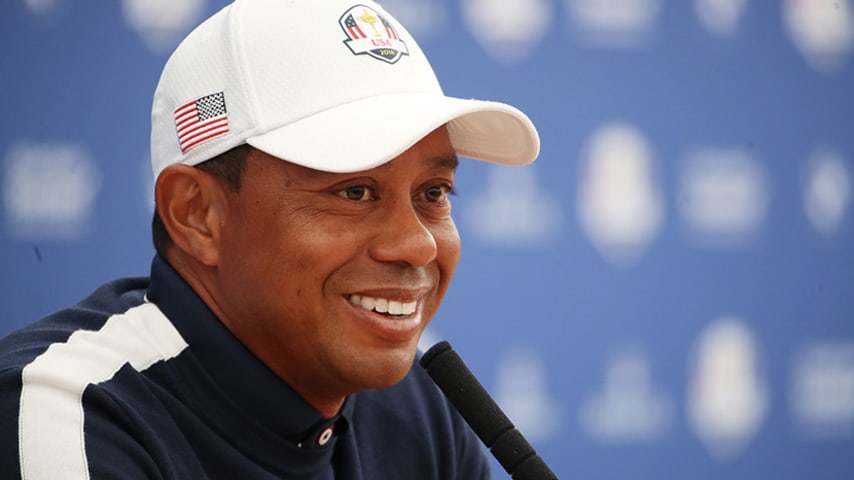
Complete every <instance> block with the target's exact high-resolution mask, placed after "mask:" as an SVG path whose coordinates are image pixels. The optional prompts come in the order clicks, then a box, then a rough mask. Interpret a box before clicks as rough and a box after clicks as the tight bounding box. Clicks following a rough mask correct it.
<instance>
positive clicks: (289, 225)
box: [0, 0, 539, 480]
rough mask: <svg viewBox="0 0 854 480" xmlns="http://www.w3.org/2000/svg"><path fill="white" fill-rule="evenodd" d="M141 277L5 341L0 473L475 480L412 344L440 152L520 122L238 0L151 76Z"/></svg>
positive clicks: (382, 41) (386, 27)
mask: <svg viewBox="0 0 854 480" xmlns="http://www.w3.org/2000/svg"><path fill="white" fill-rule="evenodd" d="M151 143H152V152H151V155H152V165H153V170H154V175H155V177H156V179H157V180H156V186H155V201H156V206H157V208H156V213H155V217H154V221H153V224H152V225H153V226H152V230H153V238H154V244H155V248H156V250H157V255H156V256H155V258H154V261H153V263H152V268H151V274H150V276H149V277H145V278H133V279H121V280H116V281H114V282H110V283H108V284H106V285H104V286H103V287H101V288H100V289H98V290H97V291H96V292H95V293H93V294H92V295H91V296H90V297H89V298H87V299H86V300H84V301H82V302H81V303H80V304H78V305H76V306H74V307H70V308H68V309H66V310H63V311H60V312H58V313H56V314H54V315H51V316H50V317H48V318H46V319H43V320H41V321H39V322H37V323H35V324H33V325H31V326H29V327H25V328H23V329H21V330H19V331H17V332H15V333H13V334H12V335H10V336H9V337H7V338H5V339H3V340H2V341H0V407H2V410H0V411H2V412H3V413H0V437H2V441H0V473H2V477H3V478H28V479H56V478H69V479H78V478H79V479H103V478H123V479H149V478H152V479H153V478H156V479H161V478H163V479H190V478H192V479H203V478H211V479H213V478H221V479H235V478H240V479H256V478H257V479H272V478H287V479H290V478H300V479H302V478H305V479H332V478H340V479H365V480H375V479H379V480H381V479H400V478H407V479H436V480H439V479H441V480H448V479H465V480H469V479H487V478H489V468H488V467H489V463H488V462H487V460H486V458H485V457H484V455H483V452H482V449H481V447H480V444H479V442H478V440H477V438H476V437H475V436H474V435H473V434H472V432H471V431H470V430H469V429H468V427H467V426H466V425H465V424H464V422H463V421H462V420H461V419H460V417H459V416H458V415H457V414H456V412H455V411H454V409H453V407H451V406H450V404H449V403H447V401H446V400H445V399H444V398H443V397H442V395H441V393H440V392H439V391H438V389H436V388H435V387H434V385H433V384H432V382H431V381H430V380H429V378H428V377H427V376H426V374H425V373H424V372H423V371H422V370H421V369H419V368H413V364H414V360H415V357H416V354H417V344H418V340H419V338H420V336H421V333H422V332H423V330H424V328H425V327H426V326H427V324H428V323H429V321H430V320H431V319H432V318H433V316H434V314H435V313H436V311H437V309H438V307H439V305H440V303H441V301H442V298H443V296H444V294H445V292H446V290H447V289H448V285H449V283H450V280H451V277H452V275H453V272H454V269H455V267H456V264H457V261H458V259H459V255H460V238H459V235H458V233H457V229H456V226H455V225H454V221H453V219H452V217H451V202H450V198H449V195H450V194H451V193H452V191H453V189H454V181H455V171H456V167H457V162H458V159H457V155H460V156H465V157H471V158H475V159H480V160H485V161H491V162H495V163H501V164H508V165H524V164H526V163H529V162H531V161H533V160H534V158H536V155H537V153H538V150H539V140H538V137H537V133H536V131H535V129H534V127H533V125H532V124H531V122H530V120H529V119H528V118H527V117H526V116H525V115H524V114H523V113H521V112H519V111H518V110H516V109H515V108H513V107H510V106H508V105H505V104H501V103H494V102H485V101H476V100H463V99H456V98H450V97H446V96H444V94H443V93H442V91H441V88H440V87H439V83H438V81H437V80H436V77H435V75H434V74H433V71H432V69H431V68H430V65H429V64H428V62H427V60H426V58H425V57H424V55H423V53H422V52H421V50H420V49H419V47H418V45H417V44H416V43H415V41H414V40H413V39H412V38H411V37H410V36H409V34H408V33H407V32H406V30H405V29H404V28H403V27H402V26H401V25H399V24H398V23H397V22H396V20H395V19H394V18H393V17H392V16H391V15H389V14H388V13H387V12H385V11H384V10H383V9H382V8H381V7H379V6H378V5H376V4H374V3H371V2H369V1H365V2H362V3H359V4H351V3H349V2H345V1H341V0H329V1H322V2H321V1H316V0H291V1H285V0H237V1H236V2H235V3H234V4H232V5H230V6H228V7H226V8H225V9H223V10H222V11H220V12H219V13H217V14H216V15H214V16H213V17H211V18H210V19H208V20H207V21H206V22H204V23H203V24H202V25H200V26H199V27H198V28H197V29H196V30H194V31H193V32H192V33H191V34H190V35H189V36H188V37H187V38H186V39H185V40H184V42H182V44H181V45H180V46H179V47H178V48H177V50H176V51H175V52H174V54H173V55H172V56H171V57H170V59H169V61H168V62H167V64H166V66H165V68H164V70H163V73H162V76H161V79H160V82H159V84H158V86H157V89H156V91H155V95H154V104H153V108H152V135H151Z"/></svg>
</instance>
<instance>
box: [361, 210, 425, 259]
mask: <svg viewBox="0 0 854 480" xmlns="http://www.w3.org/2000/svg"><path fill="white" fill-rule="evenodd" d="M380 218H381V219H380V220H379V221H380V222H381V225H380V226H379V228H378V233H377V235H376V236H375V237H374V240H373V242H372V243H371V246H370V255H371V258H373V259H374V260H376V261H379V262H391V263H403V264H406V265H409V266H413V267H421V266H424V265H427V264H429V263H430V262H432V261H433V260H435V259H436V256H437V254H438V244H437V242H436V237H435V235H434V233H433V232H432V231H431V230H430V228H428V226H427V225H425V223H424V222H423V221H422V219H421V217H420V216H419V215H418V212H417V211H416V209H415V207H414V206H413V205H412V203H411V202H409V201H405V202H404V201H395V202H390V203H389V204H387V205H386V207H385V208H384V209H383V215H381V216H380Z"/></svg>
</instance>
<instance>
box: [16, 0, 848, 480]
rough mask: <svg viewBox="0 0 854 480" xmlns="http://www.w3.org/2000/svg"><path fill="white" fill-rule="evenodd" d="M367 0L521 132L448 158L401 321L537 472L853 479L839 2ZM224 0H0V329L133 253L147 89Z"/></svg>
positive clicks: (124, 265)
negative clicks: (429, 288)
mask: <svg viewBox="0 0 854 480" xmlns="http://www.w3.org/2000/svg"><path fill="white" fill-rule="evenodd" d="M382 3H383V4H384V6H385V7H386V9H387V10H389V11H390V12H391V13H393V14H394V15H395V16H396V17H397V18H398V19H399V20H401V22H403V23H404V25H406V26H407V27H408V28H409V30H410V33H411V34H412V35H413V36H414V37H415V38H416V39H417V40H418V41H419V43H420V44H421V46H422V48H423V49H424V50H425V51H426V53H427V55H428V57H429V58H430V59H431V61H432V63H433V65H434V68H435V69H436V72H437V74H438V76H439V78H440V80H441V81H442V83H443V86H444V88H445V91H446V92H447V93H448V94H451V95H455V96H462V97H477V98H486V99H493V100H501V101H506V102H509V103H512V104H514V105H516V106H518V107H520V108H521V109H522V110H524V111H525V112H526V113H528V114H529V115H530V116H531V118H532V119H533V120H534V122H535V123H536V124H537V126H538V128H539V130H540V133H541V137H542V143H543V147H542V153H541V155H540V159H539V160H538V161H537V162H536V163H535V164H534V165H532V166H530V167H526V168H522V169H515V168H509V167H497V166H494V165H489V164H482V163H480V162H464V163H463V165H462V167H461V169H460V172H459V175H458V190H459V192H458V196H457V197H455V198H454V210H455V216H456V219H457V222H458V226H459V228H460V231H461V234H462V236H463V258H462V261H461V263H460V266H459V269H458V271H457V275H456V277H455V279H454V282H453V284H452V289H451V292H450V293H449V295H448V297H447V298H446V302H445V304H444V305H443V307H442V309H441V311H440V313H439V315H438V316H437V318H436V319H435V320H434V322H433V323H432V324H431V326H430V328H429V329H428V332H427V335H426V336H425V338H424V341H423V344H424V345H425V346H428V345H429V344H431V343H432V342H434V341H436V340H438V339H448V340H449V341H450V342H451V343H452V344H453V345H454V346H455V348H456V349H457V350H458V351H459V352H460V354H461V355H462V356H463V358H464V359H466V361H467V362H468V363H469V365H470V367H471V368H472V370H473V371H474V372H475V373H476V375H477V376H478V377H479V378H480V379H481V381H482V382H483V383H484V385H485V386H486V387H487V388H488V389H489V391H490V392H492V394H493V395H494V396H495V397H496V399H497V400H498V402H499V403H500V404H501V405H502V406H503V407H504V408H505V409H506V411H507V412H508V414H509V415H510V417H511V418H512V419H513V420H514V422H515V423H516V424H517V426H518V427H519V428H520V429H521V430H522V431H523V433H525V434H526V435H527V436H528V438H529V439H530V440H531V442H532V443H533V444H534V446H535V447H536V448H537V450H538V451H539V452H540V453H541V455H542V456H543V457H544V458H545V459H546V461H547V462H548V463H549V464H550V465H551V466H552V468H553V469H554V470H555V472H556V473H557V474H558V475H559V476H560V478H566V479H568V478H583V479H613V478H627V477H630V478H648V479H658V478H692V479H706V478H709V479H711V478H715V479H717V478H728V479H757V478H762V479H765V478H768V479H770V478H774V479H851V478H854V454H852V452H854V243H852V241H854V216H853V215H852V213H851V188H852V186H851V183H852V169H854V134H852V128H854V65H852V63H854V62H852V56H854V52H852V49H854V5H852V2H851V1H849V0H784V1H779V2H775V1H758V0H754V1H749V0H692V1H684V2H683V1H666V0H460V1H459V2H451V1H450V0H394V1H391V0H389V1H385V2H382ZM225 4H226V2H225V1H223V0H186V1H179V0H122V1H115V0H87V1H73V0H5V1H3V2H0V32H2V34H0V35H2V38H3V42H0V59H2V61H0V87H2V88H0V105H2V108H0V126H2V128H0V162H2V163H0V192H2V199H0V201H2V205H0V207H2V210H0V222H2V223H0V266H2V268H0V301H2V304H3V306H4V308H3V310H4V313H3V315H2V317H0V335H3V334H5V333H8V332H9V331H11V330H12V329H14V328H17V327H19V326H21V325H23V324H25V323H27V322H29V321H32V320H35V319H37V318H39V317H41V316H43V315H45V314H47V313H50V312H51V311H54V310H56V309H58V308H61V307H63V306H65V305H67V304H69V303H72V302H75V301H77V300H78V299H80V298H82V297H83V296H84V295H86V294H87V293H89V292H90V291H91V290H93V289H94V288H95V287H96V286H98V285H100V284H101V283H103V282H105V281H107V280H109V279H111V278H114V277H118V276H128V275H140V274H146V273H147V272H148V268H149V262H150V259H151V256H152V254H153V248H152V247H151V243H150V240H149V223H150V217H151V212H152V195H151V188H152V179H151V173H150V166H149V153H148V135H149V111H150V102H151V96H152V93H153V91H154V87H155V85H156V82H157V79H158V76H159V72H160V69H161V68H162V65H163V64H164V62H165V61H166V58H167V57H168V54H169V52H170V51H171V49H172V48H174V46H175V45H176V44H177V42H178V41H179V39H180V38H182V37H183V35H184V34H186V33H187V32H188V31H189V29H190V28H191V27H192V26H194V25H196V24H197V23H198V22H200V21H201V20H202V19H203V18H205V17H207V16H208V15H210V14H212V13H213V12H215V11H216V10H218V9H219V8H221V7H222V6H224V5H225ZM334 20H337V19H334ZM380 128H381V127H380ZM498 468H499V467H497V466H496V471H495V478H496V479H498V478H506V476H504V475H503V472H501V471H500V470H499V469H498Z"/></svg>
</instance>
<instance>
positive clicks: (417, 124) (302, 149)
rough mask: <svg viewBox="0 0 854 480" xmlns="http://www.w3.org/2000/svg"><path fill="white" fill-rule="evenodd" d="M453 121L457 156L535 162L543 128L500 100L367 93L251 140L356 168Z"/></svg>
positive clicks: (333, 168) (285, 154)
mask: <svg viewBox="0 0 854 480" xmlns="http://www.w3.org/2000/svg"><path fill="white" fill-rule="evenodd" d="M445 124H447V126H448V133H449V136H450V139H451V144H452V145H453V147H454V149H455V150H456V152H457V154H458V155H461V156H464V157H469V158H474V159H477V160H484V161H487V162H493V163H500V164H504V165H525V164H528V163H531V162H533V161H534V160H535V159H536V158H537V155H538V154H539V150H540V140H539V136H538V135H537V130H536V128H535V127H534V125H533V123H532V122H531V120H530V119H529V118H528V117H527V116H526V115H525V114H524V113H522V112H521V111H519V110H518V109H516V108H514V107H512V106H510V105H506V104H503V103H499V102H490V101H482V100H465V99H460V98H453V97H445V96H442V95H436V94H428V93H401V94H389V95H382V96H376V97H370V98H365V99H362V100H357V101H354V102H351V103H347V104H344V105H340V106H337V107H334V108H330V109H328V110H324V111H322V112H319V113H316V114H314V115H311V116H309V117H306V118H304V119H302V120H299V121H296V122H293V123H290V124H288V125H285V126H282V127H279V128H274V129H272V130H270V131H268V132H266V133H264V134H261V135H257V136H251V137H249V138H248V139H247V140H246V143H248V144H250V145H252V146H253V147H255V148H257V149H259V150H261V151H263V152H265V153H267V154H269V155H273V156H274V157H278V158H281V159H283V160H287V161H289V162H292V163H296V164H298V165H302V166H304V167H308V168H312V169H315V170H321V171H326V172H339V173H344V172H358V171H362V170H368V169H371V168H374V167H377V166H379V165H382V164H384V163H386V162H388V161H390V160H392V159H393V158H395V157H397V156H398V155H400V154H401V153H403V152H404V151H406V150H407V149H408V148H409V147H411V146H412V145H414V144H415V143H417V142H418V141H419V140H421V139H422V138H424V137H425V136H426V135H427V134H429V133H430V132H432V131H433V130H435V129H437V128H439V127H440V126H442V125H445Z"/></svg>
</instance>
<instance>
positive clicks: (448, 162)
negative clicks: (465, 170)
mask: <svg viewBox="0 0 854 480" xmlns="http://www.w3.org/2000/svg"><path fill="white" fill-rule="evenodd" d="M459 164H460V160H459V159H458V158H457V156H456V155H442V156H440V157H436V158H434V159H433V166H434V167H436V168H447V169H450V170H456V169H457V166H459Z"/></svg>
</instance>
